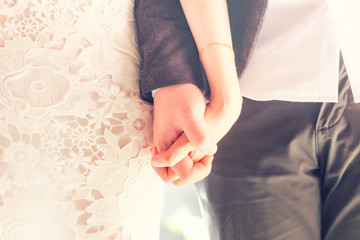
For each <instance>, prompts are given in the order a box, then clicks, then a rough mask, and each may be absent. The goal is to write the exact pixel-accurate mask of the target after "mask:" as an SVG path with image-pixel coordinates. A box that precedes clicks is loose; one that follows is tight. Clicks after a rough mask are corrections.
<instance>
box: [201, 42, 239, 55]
mask: <svg viewBox="0 0 360 240" xmlns="http://www.w3.org/2000/svg"><path fill="white" fill-rule="evenodd" d="M212 46H223V47H227V48H229V49H230V50H231V51H232V52H233V54H234V49H233V48H232V46H230V45H228V44H225V43H209V44H207V45H205V46H203V47H202V48H201V50H200V53H199V55H200V58H201V54H202V52H203V51H204V50H205V49H206V48H208V47H212Z"/></svg>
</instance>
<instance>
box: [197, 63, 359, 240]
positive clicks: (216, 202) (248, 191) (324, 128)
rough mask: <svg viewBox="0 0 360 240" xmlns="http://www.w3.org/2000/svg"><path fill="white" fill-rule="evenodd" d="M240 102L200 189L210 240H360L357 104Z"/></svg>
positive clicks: (345, 87) (342, 97)
mask: <svg viewBox="0 0 360 240" xmlns="http://www.w3.org/2000/svg"><path fill="white" fill-rule="evenodd" d="M340 78H341V79H340V81H339V102H338V103H336V104H334V103H294V102H284V101H266V102H257V101H252V100H249V99H245V100H244V104H243V111H242V114H241V117H240V118H239V120H238V121H237V122H236V124H235V125H234V127H233V128H232V129H231V131H230V132H229V133H228V135H227V136H225V138H224V139H223V140H222V141H221V142H220V143H219V150H218V152H217V153H216V155H215V159H214V163H213V170H212V172H211V174H210V176H209V177H208V178H206V179H205V180H204V181H202V182H200V183H198V184H197V189H198V191H199V196H200V199H201V202H202V205H203V207H204V210H205V211H204V212H205V214H207V216H205V217H206V219H207V220H208V221H209V229H210V235H211V239H212V240H232V239H236V240H239V239H249V240H258V239H259V240H260V239H262V240H273V239H274V240H275V239H284V240H292V239H294V240H318V239H325V240H335V239H339V240H340V239H341V240H347V239H351V240H356V239H360V104H354V103H353V96H352V93H351V89H350V86H349V82H348V79H347V74H346V70H345V68H344V67H343V66H342V67H341V69H340Z"/></svg>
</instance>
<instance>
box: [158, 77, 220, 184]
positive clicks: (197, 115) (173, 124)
mask: <svg viewBox="0 0 360 240" xmlns="http://www.w3.org/2000/svg"><path fill="white" fill-rule="evenodd" d="M205 109H206V101H205V98H204V96H203V94H202V92H201V91H200V89H199V88H198V87H197V86H196V85H194V84H190V83H189V84H178V85H173V86H168V87H163V88H160V89H159V90H157V91H156V93H155V95H154V142H153V145H154V147H155V148H156V150H157V151H158V152H162V151H165V150H168V149H169V148H170V147H171V145H172V144H173V143H174V142H175V140H176V139H177V138H178V137H179V136H180V135H181V134H182V133H184V134H185V135H186V137H187V138H188V139H189V142H190V143H191V145H192V146H194V147H195V148H196V149H197V150H199V151H201V152H203V153H204V154H206V155H213V154H214V153H215V152H216V145H215V144H214V143H213V142H212V139H211V137H210V133H209V130H208V128H207V124H206V122H205V119H204V113H205ZM154 169H155V171H156V172H157V173H158V174H159V175H160V176H161V177H162V179H163V180H164V181H167V182H169V181H173V180H174V179H176V178H177V176H176V174H174V172H173V171H172V170H171V169H170V168H156V167H155V168H154ZM164 176H167V177H164Z"/></svg>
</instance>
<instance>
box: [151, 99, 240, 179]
mask: <svg viewBox="0 0 360 240" xmlns="http://www.w3.org/2000/svg"><path fill="white" fill-rule="evenodd" d="M232 99H233V101H232V102H231V104H226V103H224V102H223V101H221V102H220V101H217V100H216V99H212V101H211V102H210V104H209V105H208V107H207V109H206V113H205V119H206V122H207V124H208V126H209V129H210V133H211V135H212V137H213V139H215V140H216V141H217V142H218V141H220V139H221V138H222V137H223V136H225V134H226V133H227V132H228V131H229V130H230V128H231V126H232V125H233V124H234V123H235V121H236V120H237V118H238V116H239V114H240V111H241V104H242V98H241V97H240V94H235V95H232ZM212 159H213V157H212V156H209V155H205V154H203V153H201V152H199V151H197V150H196V148H195V147H194V146H192V145H191V143H190V142H189V140H188V139H187V138H186V136H185V135H181V136H180V137H179V138H178V139H177V140H176V141H175V143H174V144H173V145H172V146H171V148H170V149H169V150H168V151H164V152H161V153H156V154H154V155H153V159H152V164H153V166H157V167H160V168H165V167H171V168H169V169H171V172H172V174H173V175H172V176H176V175H177V176H178V177H179V179H177V178H170V177H169V176H168V175H165V174H164V173H163V172H162V173H158V174H159V176H160V177H161V178H162V179H163V180H164V181H166V182H170V181H172V182H173V183H174V184H175V185H177V186H179V185H187V184H191V183H194V182H197V181H200V180H201V179H203V178H205V177H206V176H207V175H209V173H210V171H211V166H212Z"/></svg>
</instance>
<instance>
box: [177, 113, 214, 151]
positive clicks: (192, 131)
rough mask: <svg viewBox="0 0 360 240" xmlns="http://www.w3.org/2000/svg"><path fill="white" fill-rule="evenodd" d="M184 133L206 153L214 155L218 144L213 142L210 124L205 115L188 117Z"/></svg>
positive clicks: (194, 144) (195, 145)
mask: <svg viewBox="0 0 360 240" xmlns="http://www.w3.org/2000/svg"><path fill="white" fill-rule="evenodd" d="M184 133H185V135H186V136H187V138H188V139H189V142H190V143H191V144H192V145H193V146H194V147H195V148H196V149H197V150H199V151H201V152H203V153H204V154H205V155H214V154H215V152H216V151H217V146H216V144H215V143H214V142H213V140H212V138H211V136H210V131H209V128H208V125H207V123H206V121H205V118H204V117H203V116H199V117H193V118H191V119H188V120H187V121H186V123H185V124H184Z"/></svg>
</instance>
